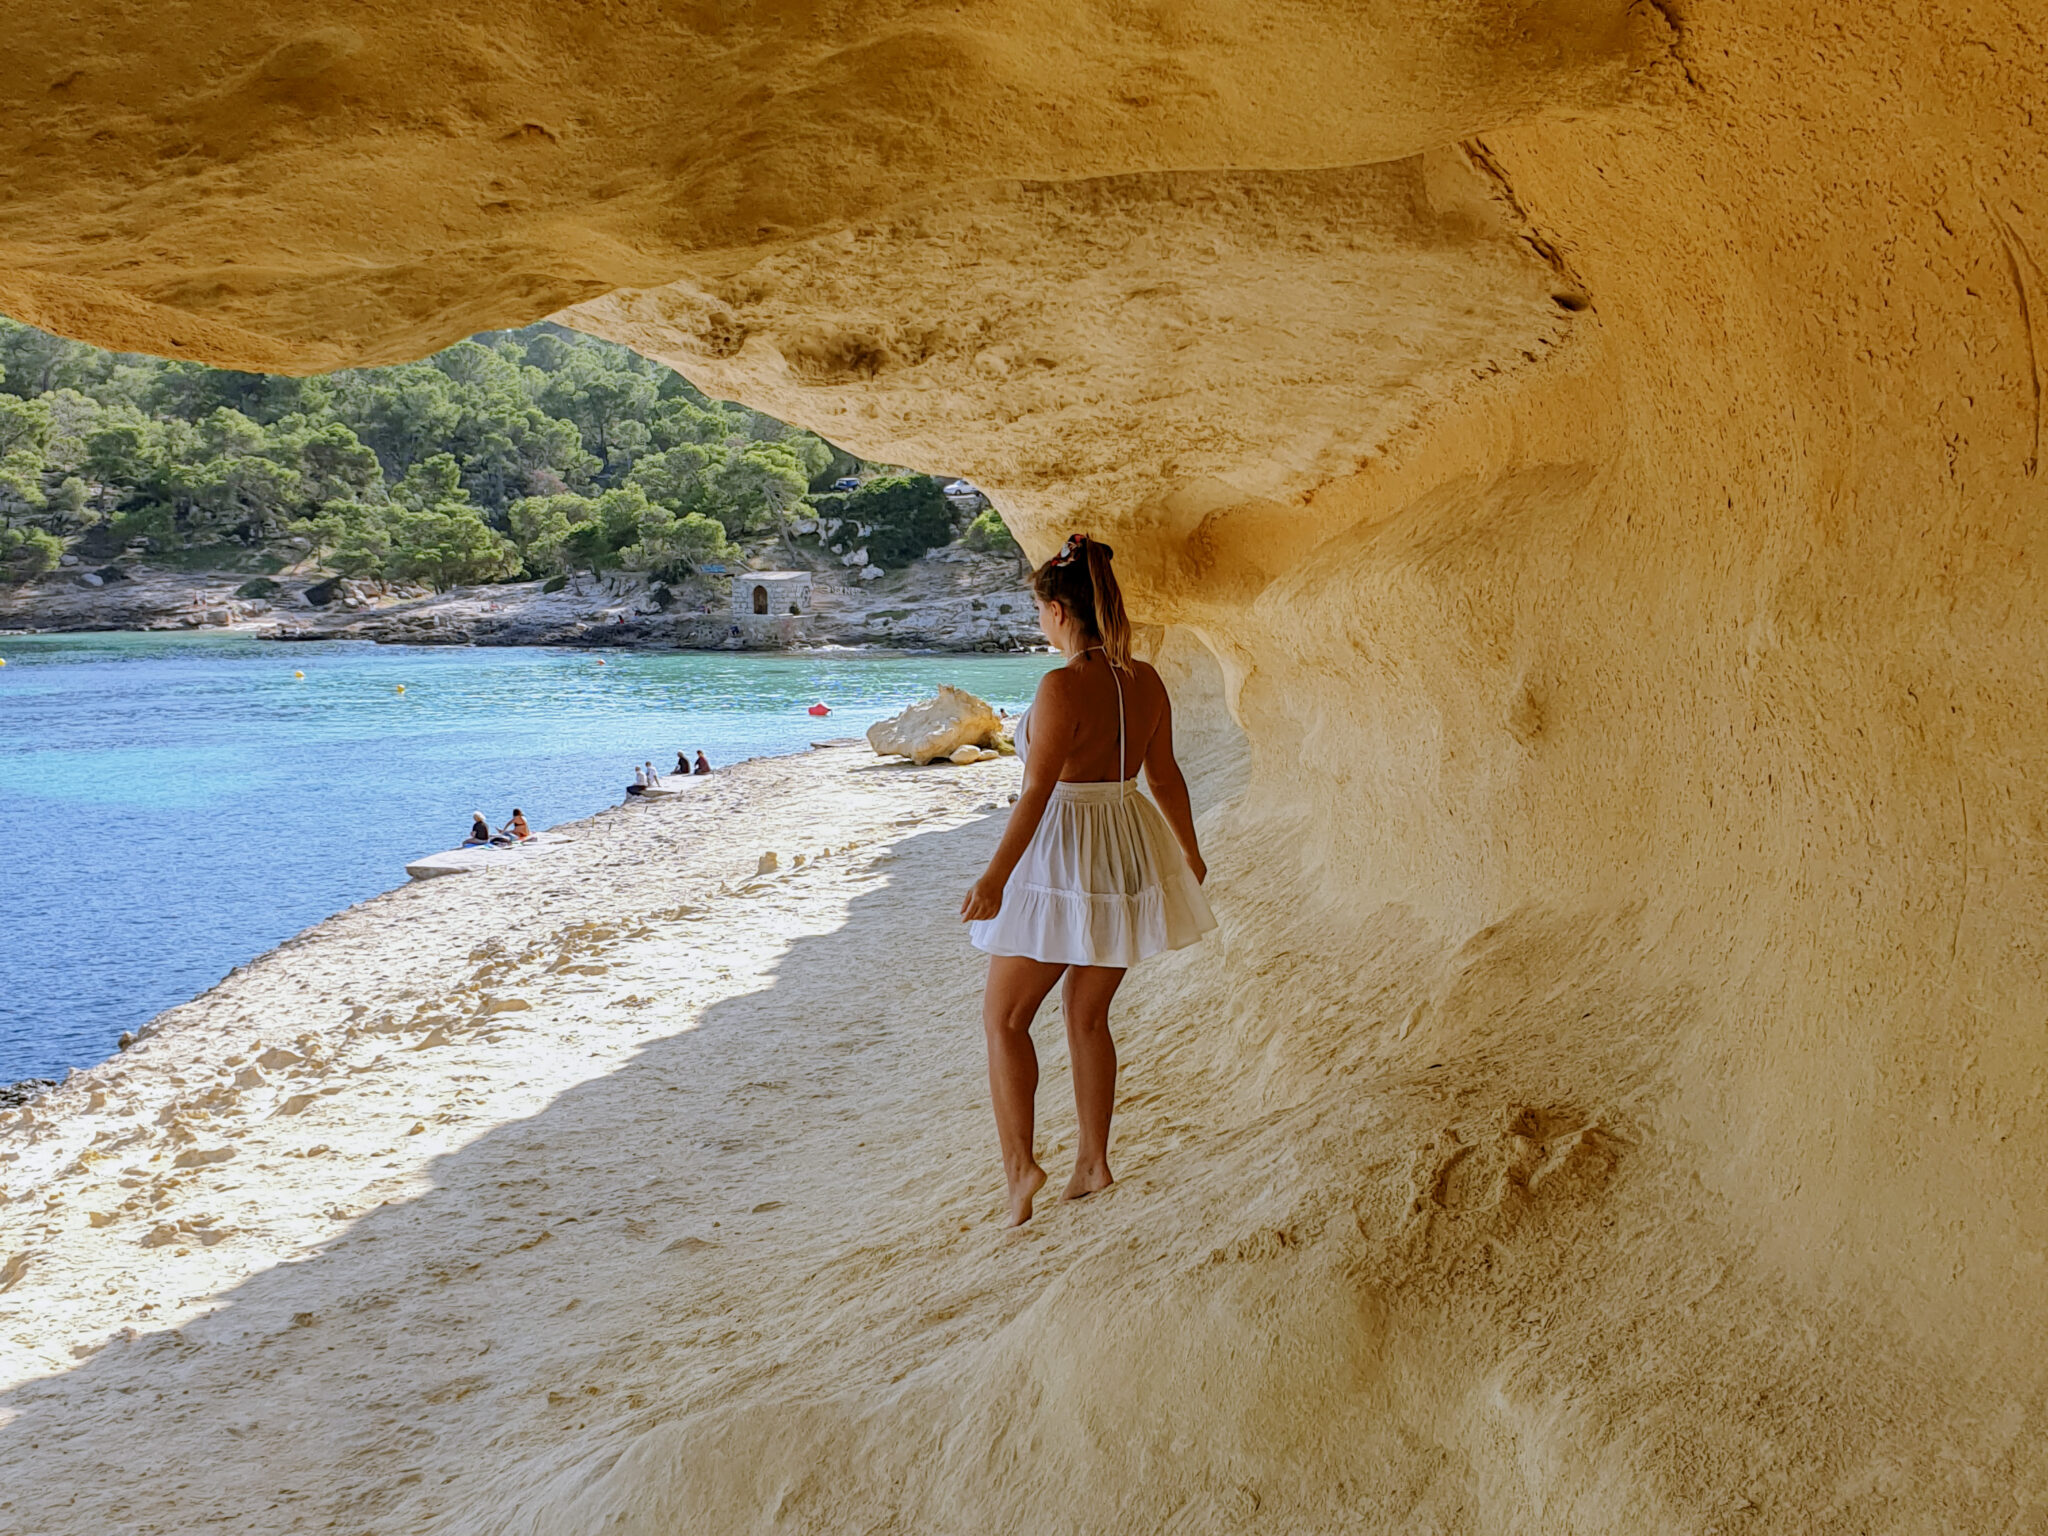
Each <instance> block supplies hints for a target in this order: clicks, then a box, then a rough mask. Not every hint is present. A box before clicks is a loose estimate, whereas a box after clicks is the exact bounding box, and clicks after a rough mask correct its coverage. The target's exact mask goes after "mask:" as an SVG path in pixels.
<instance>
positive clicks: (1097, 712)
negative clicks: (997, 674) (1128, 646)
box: [1030, 650, 1169, 784]
mask: <svg viewBox="0 0 2048 1536" xmlns="http://www.w3.org/2000/svg"><path fill="white" fill-rule="evenodd" d="M1119 685H1121V690H1122V700H1121V702H1122V706H1123V762H1122V764H1121V765H1119V764H1118V762H1117V706H1118V702H1119V700H1118V690H1119ZM1049 687H1050V688H1057V689H1059V690H1060V693H1061V694H1062V696H1063V697H1062V702H1063V703H1064V704H1065V705H1066V706H1067V707H1066V708H1064V709H1060V710H1057V711H1054V710H1034V715H1035V716H1036V718H1034V719H1033V720H1032V722H1031V726H1030V732H1031V741H1032V744H1033V746H1034V747H1036V746H1037V745H1039V744H1041V743H1043V742H1044V740H1045V732H1046V731H1048V730H1049V729H1051V728H1053V719H1054V718H1064V719H1066V720H1067V721H1069V722H1070V726H1069V728H1070V730H1071V735H1070V737H1069V739H1068V742H1067V751H1066V757H1065V764H1064V766H1063V767H1062V768H1061V770H1060V782H1061V783H1064V784H1114V783H1115V782H1116V781H1117V780H1118V779H1131V778H1136V777H1137V774H1138V769H1139V768H1140V767H1141V766H1143V764H1144V762H1145V758H1146V754H1147V753H1148V752H1149V751H1150V750H1151V747H1152V743H1153V739H1154V738H1155V737H1156V736H1157V735H1158V734H1159V730H1160V727H1161V726H1163V725H1164V724H1165V723H1166V721H1167V714H1168V707H1169V706H1168V703H1167V697H1166V685H1165V684H1164V683H1162V682H1161V681H1160V680H1159V674H1158V673H1157V672H1155V671H1153V670H1152V668H1151V667H1150V666H1149V665H1148V664H1146V663H1145V662H1142V661H1135V660H1134V661H1133V662H1132V663H1131V665H1130V670H1129V671H1126V672H1117V671H1115V670H1114V669H1113V668H1112V667H1111V666H1110V664H1109V663H1108V661H1106V660H1105V659H1104V658H1103V655H1102V652H1101V651H1099V650H1098V651H1090V652H1089V653H1087V654H1086V655H1084V656H1083V657H1081V658H1080V660H1078V661H1076V662H1072V663H1069V664H1068V665H1067V666H1065V667H1062V668H1060V669H1059V670H1058V671H1057V672H1048V673H1047V674H1046V676H1045V678H1044V680H1043V681H1042V682H1041V683H1040V684H1039V697H1040V698H1041V699H1042V698H1044V697H1045V690H1046V689H1047V688H1049ZM1041 722H1042V723H1041Z"/></svg>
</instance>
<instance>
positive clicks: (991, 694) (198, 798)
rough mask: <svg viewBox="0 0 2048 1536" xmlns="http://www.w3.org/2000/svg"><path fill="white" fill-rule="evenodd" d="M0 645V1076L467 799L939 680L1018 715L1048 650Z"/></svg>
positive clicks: (557, 815)
mask: <svg viewBox="0 0 2048 1536" xmlns="http://www.w3.org/2000/svg"><path fill="white" fill-rule="evenodd" d="M600 656H602V658H603V661H604V665H603V666H599V665H598V664H597V663H598V659H599V657H600ZM0 657H4V658H5V661H6V665H5V666H0V861H4V862H0V1083H7V1082H11V1081H14V1080H15V1079H17V1078H22V1077H31V1076H35V1077H56V1076H61V1075H62V1073H63V1069H64V1068H66V1067H70V1066H89V1065H91V1064H92V1063H94V1062H96V1061H99V1060H101V1059H103V1058H104V1057H105V1056H106V1055H107V1054H108V1053H109V1052H110V1051H112V1050H113V1048H114V1038H115V1036H116V1035H118V1034H119V1033H120V1032H121V1031H122V1030H124V1029H133V1028H134V1027H135V1026H136V1025H138V1024H141V1023H143V1022H144V1021H145V1020H147V1019H149V1018H150V1017H151V1016H152V1015H154V1014H156V1013H158V1012H160V1011H161V1010H163V1009H164V1008H167V1007H169V1006H171V1005H172V1004H174V1003H178V1002H182V1001H184V1000H185V999H186V998H189V997H192V996H194V995H196V994H197V993H199V992H202V991H204V990H205V989H206V988H207V987H209V986H211V985H213V983H214V982H216V981H218V980H219V979H220V978H221V977H222V976H223V975H224V974H225V973H226V972H227V971H228V970H229V968H230V967H232V966H235V965H239V964H241V963H243V962H245V961H247V960H249V959H251V958H252V957H254V956H256V955H258V954H260V953H262V952H263V951H264V950H266V949H269V948H270V947H271V946H272V945H274V944H276V943H278V942H279V941H280V940H282V939H285V938H288V937H290V936H291V935H292V934H294V933H296V932H298V931H299V930H300V929H302V928H305V927H307V926H308V925H310V924H312V923H316V922H318V921H320V920H321V919H322V918H324V917H326V916H328V915H329V914H331V913H333V912H336V911H339V910H340V909H341V908H343V907H345V906H348V905H349V904H350V903H352V902H356V901H360V900H362V899H363V898H364V897H366V896H371V895H374V894H375V893H377V892H378V891H384V890H389V889H390V888H391V887H393V886H395V885H402V884H404V883H405V870H404V865H405V863H406V861H407V860H409V859H414V858H417V857H419V856H420V855H421V854H425V853H431V852H433V851H435V850H436V849H441V848H452V847H454V846H455V845H456V844H457V843H459V842H460V841H461V840H462V838H463V835H464V834H465V833H466V832H467V831H468V828H469V813H470V811H471V810H472V809H477V810H481V811H483V812H484V813H485V814H486V815H488V816H489V817H490V818H491V820H492V821H493V822H494V823H497V822H502V821H504V820H505V818H506V817H507V816H508V815H509V814H510V812H511V808H512V807H513V806H514V805H517V806H519V807H520V808H521V809H522V810H524V811H525V812H526V815H527V819H528V820H529V821H530V822H531V823H532V824H533V825H534V826H536V827H545V826H549V825H552V824H553V823H556V822H560V821H568V820H571V819H573V818H575V817H578V816H586V815H588V814H590V813H591V812H592V811H595V810H597V809H599V808H600V807H603V806H605V805H611V804H616V803H617V802H618V801H619V800H620V799H622V798H623V792H624V786H625V785H626V784H627V783H629V782H631V779H632V765H633V764H634V763H636V762H641V761H644V760H645V759H648V758H652V759H654V761H655V764H656V766H657V767H659V768H661V769H662V770H663V771H667V770H668V769H670V768H672V767H673V766H674V764H675V755H676V752H677V751H678V750H679V749H682V748H687V749H688V750H689V751H690V752H692V753H695V752H697V751H698V750H700V749H701V750H703V751H704V752H705V753H706V754H707V755H708V756H709V757H710V759H711V761H712V762H713V763H714V764H729V763H732V762H734V761H736V760H738V759H741V758H746V757H754V756H760V755H762V754H766V753H777V752H794V751H799V750H801V749H802V748H803V747H804V746H805V745H806V744H807V743H809V742H810V741H812V740H813V739H820V738H823V737H826V736H856V735H859V734H860V733H861V732H863V731H864V730H866V729H867V727H868V726H869V725H870V724H872V723H873V722H874V721H876V720H879V719H882V718H883V717H885V716H887V715H891V714H894V713H895V712H896V711H897V710H899V709H901V708H902V707H903V706H904V705H906V704H908V703H910V702H912V701H913V700H916V699H919V698H925V697H929V696H930V694H931V693H932V691H933V690H934V689H935V688H936V687H937V685H938V684H940V683H941V682H950V683H954V684H956V685H958V686H961V687H964V688H967V689H969V690H971V691H973V692H975V693H979V694H980V695H981V696H982V697H984V698H986V699H988V700H989V701H990V702H991V703H1003V704H1007V705H1008V706H1009V707H1010V709H1011V711H1012V712H1013V713H1014V712H1015V711H1016V710H1017V708H1018V707H1019V706H1020V705H1022V704H1023V703H1025V702H1028V700H1029V698H1030V696H1031V692H1032V690H1033V689H1034V688H1035V687H1036V686H1037V682H1038V677H1039V674H1040V673H1041V672H1042V671H1044V669H1045V667H1046V666H1047V665H1048V663H1049V661H1050V658H1049V657H1045V656H1028V657H1015V656H993V657H983V656H893V657H879V656H864V655H858V654H844V653H839V654H834V653H815V652H814V653H807V654H804V655H800V656H784V655H736V654H699V653H677V652H663V653H650V652H631V651H606V652H599V653H591V652H586V651H573V652H572V651H562V650H545V649H539V648H517V649H514V648H503V649H498V648H482V649H475V650H471V649H458V648H438V647H436V648H429V647H411V646H378V645H372V644H368V643H366V642H327V643H320V644H305V645H299V644H293V645H280V644H277V643H274V642H264V641H259V640H254V639H250V638H247V637H244V636H238V635H177V636H159V635H63V636H54V635H52V636H33V637H5V636H0ZM294 672H304V673H305V676H304V677H303V678H295V677H294V676H293V673H294ZM400 684H403V685H404V688H405V691H404V692H403V693H400V692H398V691H397V689H398V685H400ZM814 700H822V701H823V702H825V703H826V704H829V705H831V706H832V711H833V713H832V715H831V717H830V718H829V719H825V720H819V719H814V718H812V717H811V716H810V715H808V714H806V713H805V709H806V707H807V706H808V705H810V704H811V703H812V702H813V701H814Z"/></svg>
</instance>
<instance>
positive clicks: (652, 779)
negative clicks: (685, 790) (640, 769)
mask: <svg viewBox="0 0 2048 1536" xmlns="http://www.w3.org/2000/svg"><path fill="white" fill-rule="evenodd" d="M645 767H646V769H647V787H648V788H649V789H659V788H661V775H660V774H658V773H656V772H655V771H654V759H653V758H651V757H650V758H649V759H648V760H647V762H646V764H645Z"/></svg>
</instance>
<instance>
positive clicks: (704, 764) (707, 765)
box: [697, 752, 711, 773]
mask: <svg viewBox="0 0 2048 1536" xmlns="http://www.w3.org/2000/svg"><path fill="white" fill-rule="evenodd" d="M697 771H698V772H699V773H709V772H710V771H711V760H710V759H709V758H707V757H706V756H705V755H704V754H703V753H702V752H699V753H698V754H697Z"/></svg>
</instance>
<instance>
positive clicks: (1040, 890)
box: [960, 534, 1216, 1227]
mask: <svg viewBox="0 0 2048 1536" xmlns="http://www.w3.org/2000/svg"><path fill="white" fill-rule="evenodd" d="M1111 554H1112V551H1111V550H1110V549H1109V547H1108V546H1107V545H1104V544H1098V543H1096V542H1095V541H1094V540H1093V539H1090V538H1089V537H1088V536H1087V535H1086V534H1076V535H1074V536H1073V537H1072V538H1070V539H1068V540H1067V543H1066V547H1065V548H1063V549H1062V550H1061V551H1060V552H1059V553H1058V554H1057V555H1055V556H1053V558H1052V559H1050V560H1048V561H1047V562H1046V563H1045V564H1044V565H1042V566H1040V567H1039V568H1038V571H1037V572H1036V574H1034V575H1033V576H1032V578H1031V588H1032V595H1033V597H1035V598H1036V599H1037V602H1038V623H1039V627H1040V628H1041V629H1043V630H1044V631H1045V637H1046V639H1048V640H1050V641H1051V642H1052V643H1053V645H1054V646H1055V647H1056V648H1057V649H1058V650H1059V651H1060V652H1061V653H1062V654H1063V655H1064V656H1066V658H1067V664H1066V665H1065V666H1064V667H1060V668H1057V669H1055V670H1053V671H1051V672H1048V673H1046V675H1045V676H1044V678H1043V679H1041V680H1040V682H1039V685H1038V694H1037V697H1036V698H1035V699H1034V700H1033V701H1032V705H1031V708H1029V709H1028V710H1026V711H1025V712H1024V714H1023V716H1022V717H1021V718H1020V719H1019V720H1018V722H1017V729H1016V733H1015V738H1014V739H1015V741H1016V744H1017V756H1018V757H1019V758H1020V759H1021V760H1022V761H1023V764H1024V789H1023V792H1022V793H1021V794H1020V795H1019V796H1018V797H1017V805H1016V809H1015V810H1013V811H1012V812H1011V813H1010V825H1009V828H1008V830H1007V831H1005V832H1004V834H1003V840H1002V843H1001V844H1000V845H999V846H998V847H997V848H996V852H995V857H994V858H992V859H990V860H989V865H988V870H987V871H986V873H984V874H983V875H982V877H981V878H980V879H979V880H977V881H976V882H975V883H974V886H973V888H972V889H971V890H969V891H968V893H967V899H966V900H965V901H963V902H962V903H961V904H960V916H961V918H962V919H963V920H964V921H966V922H967V923H969V924H970V925H971V926H970V927H969V929H968V934H969V937H970V941H971V942H972V943H973V944H974V946H975V948H977V949H981V950H986V951H987V952H988V954H989V955H990V956H991V957H992V958H991V959H990V961H989V965H988V988H987V991H986V992H985V993H984V994H983V996H982V1004H981V1019H982V1028H983V1031H984V1032H985V1033H986V1035H987V1037H988V1081H989V1095H990V1097H991V1098H992V1099H994V1101H995V1111H996V1135H997V1137H998V1139H999V1140H1000V1141H1001V1143H1002V1150H1003V1177H1004V1179H1005V1181H1006V1182H1007V1183H1008V1185H1009V1203H1010V1225H1011V1226H1013V1227H1014V1226H1021V1225H1022V1224H1023V1223H1025V1222H1027V1221H1029V1220H1030V1219H1031V1201H1032V1197H1033V1196H1035V1195H1036V1194H1037V1193H1038V1190H1039V1186H1040V1185H1042V1184H1044V1183H1045V1170H1044V1169H1043V1168H1041V1167H1039V1166H1038V1158H1037V1156H1036V1154H1035V1152H1034V1150H1033V1147H1032V1114H1033V1107H1034V1100H1035V1098H1036V1095H1037V1091H1038V1053H1037V1051H1036V1050H1035V1049H1034V1048H1033V1047H1032V1044H1031V1021H1032V1020H1033V1019H1034V1018H1035V1017H1036V1016H1037V1013H1038V1005H1039V1004H1040V1003H1042V1002H1043V1001H1044V1000H1045V995H1046V993H1048V992H1050V991H1051V990H1052V988H1053V984H1054V983H1055V982H1058V981H1060V980H1061V978H1062V977H1064V978H1065V986H1064V987H1063V988H1062V990H1061V993H1060V1003H1061V1008H1062V1011H1063V1012H1064V1013H1065V1015H1066V1020H1067V1051H1068V1055H1069V1056H1070V1057H1071V1058H1072V1060H1073V1068H1074V1108H1075V1111H1076V1114H1077V1116H1078V1118H1079V1121H1080V1137H1079V1141H1078V1144H1077V1145H1076V1147H1075V1149H1074V1177H1073V1181H1072V1182H1071V1183H1069V1184H1068V1185H1067V1191H1066V1194H1065V1195H1064V1196H1063V1197H1062V1198H1064V1199H1068V1200H1079V1199H1081V1198H1083V1197H1084V1196H1087V1195H1091V1194H1094V1193H1095V1192H1096V1191H1097V1190H1101V1189H1107V1188H1108V1187H1109V1184H1110V1180H1111V1174H1110V1171H1109V1121H1110V1115H1111V1112H1112V1110H1113V1109H1114V1108H1115V1104H1116V1045H1115V1043H1114V1042H1113V1041H1112V1040H1111V1039H1110V1035H1109V1003H1110V999H1111V998H1113V997H1115V996H1116V989H1117V987H1118V985H1119V984H1120V983H1121V982H1122V981H1123V979H1124V972H1125V970H1126V969H1128V968H1129V967H1130V966H1132V965H1134V964H1136V963H1137V962H1138V961H1140V960H1142V959H1144V958H1145V957H1146V956H1148V955H1154V954H1157V953H1159V952H1160V951H1161V950H1165V949H1180V948H1182V947H1183V946H1185V945H1188V944H1192V943H1194V942H1195V941H1196V940H1197V939H1199V938H1201V936H1202V935H1203V934H1205V933H1207V932H1208V931H1209V930H1210V929H1211V928H1214V927H1215V926H1216V919H1215V918H1214V917H1213V916H1211V915H1210V912H1209V904H1208V902H1207V901H1205V900H1204V899H1203V897H1202V891H1201V882H1202V881H1203V880H1204V879H1205V878H1207V875H1208V868H1207V866H1206V865H1204V864H1203V862H1202V852H1201V849H1200V847H1199V846H1198V845H1197V844H1196V841H1195V818H1194V813H1193V811H1192V810H1191V809H1190V808H1189V805H1188V787H1187V781H1186V780H1185V779H1183V778H1182V777H1181V772H1180V765H1179V764H1178V763H1176V762H1175V761H1174V757H1173V710H1172V706H1171V704H1170V703H1169V701H1168V699H1167V697H1166V685H1165V684H1164V683H1162V682H1160V680H1159V674H1158V673H1157V672H1155V671H1153V670H1152V668H1151V667H1149V666H1147V665H1146V664H1145V663H1144V662H1142V661H1135V662H1134V661H1133V660H1131V630H1130V624H1129V622H1128V621H1127V620H1126V619H1125V617H1124V604H1123V596H1122V594H1121V593H1120V592H1119V591H1118V589H1117V582H1116V573H1115V572H1114V571H1113V570H1112V569H1111V568H1110V556H1111ZM1141 766H1142V767H1143V768H1144V770H1145V779H1146V782H1147V783H1148V784H1149V785H1150V786H1151V788H1152V793H1153V794H1154V795H1155V796H1157V797H1158V802H1159V803H1158V804H1157V805H1154V804H1153V803H1152V801H1151V800H1149V799H1147V798H1146V797H1145V796H1144V795H1143V794H1140V793H1139V792H1138V791H1137V790H1135V789H1134V788H1132V786H1131V783H1130V781H1131V779H1133V778H1134V777H1136V774H1137V770H1138V768H1140V767H1141ZM1162 813H1163V814H1162Z"/></svg>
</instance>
